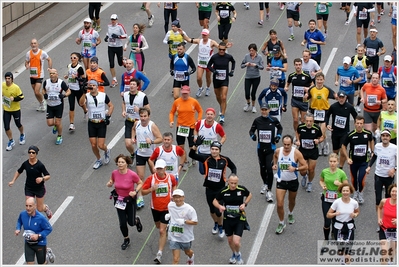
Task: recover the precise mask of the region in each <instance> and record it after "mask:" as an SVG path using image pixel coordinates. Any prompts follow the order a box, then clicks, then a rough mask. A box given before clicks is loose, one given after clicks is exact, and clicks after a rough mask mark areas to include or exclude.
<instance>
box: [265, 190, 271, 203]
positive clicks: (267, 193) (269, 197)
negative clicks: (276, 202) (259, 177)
mask: <svg viewBox="0 0 399 267" xmlns="http://www.w3.org/2000/svg"><path fill="white" fill-rule="evenodd" d="M266 201H267V202H270V203H271V202H273V193H272V192H270V190H267V192H266Z"/></svg>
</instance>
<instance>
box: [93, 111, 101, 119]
mask: <svg viewBox="0 0 399 267" xmlns="http://www.w3.org/2000/svg"><path fill="white" fill-rule="evenodd" d="M92 119H95V120H101V119H102V116H101V113H93V118H92Z"/></svg>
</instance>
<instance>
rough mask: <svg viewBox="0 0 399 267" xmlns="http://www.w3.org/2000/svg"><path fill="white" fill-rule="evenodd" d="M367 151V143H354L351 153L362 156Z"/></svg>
mask: <svg viewBox="0 0 399 267" xmlns="http://www.w3.org/2000/svg"><path fill="white" fill-rule="evenodd" d="M366 153H367V145H355V147H354V149H353V155H355V156H358V157H364V156H366Z"/></svg>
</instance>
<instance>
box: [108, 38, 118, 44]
mask: <svg viewBox="0 0 399 267" xmlns="http://www.w3.org/2000/svg"><path fill="white" fill-rule="evenodd" d="M108 43H109V44H110V45H116V39H115V38H108Z"/></svg>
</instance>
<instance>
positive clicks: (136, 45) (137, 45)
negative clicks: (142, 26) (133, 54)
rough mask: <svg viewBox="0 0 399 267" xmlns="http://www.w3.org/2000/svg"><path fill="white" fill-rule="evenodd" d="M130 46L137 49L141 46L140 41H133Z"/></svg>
mask: <svg viewBox="0 0 399 267" xmlns="http://www.w3.org/2000/svg"><path fill="white" fill-rule="evenodd" d="M130 47H131V48H132V50H136V48H137V47H139V43H137V42H132V43H130Z"/></svg>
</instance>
